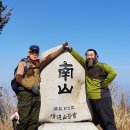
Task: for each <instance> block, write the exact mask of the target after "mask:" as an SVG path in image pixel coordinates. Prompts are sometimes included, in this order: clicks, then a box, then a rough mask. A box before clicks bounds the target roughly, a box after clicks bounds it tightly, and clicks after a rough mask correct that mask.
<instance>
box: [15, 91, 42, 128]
mask: <svg viewBox="0 0 130 130" xmlns="http://www.w3.org/2000/svg"><path fill="white" fill-rule="evenodd" d="M39 111H40V95H39V96H34V95H33V94H32V93H31V92H28V91H21V92H20V93H19V95H18V114H19V117H20V118H19V124H18V125H17V130H36V129H37V128H38V118H39Z"/></svg>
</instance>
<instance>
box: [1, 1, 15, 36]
mask: <svg viewBox="0 0 130 130" xmlns="http://www.w3.org/2000/svg"><path fill="white" fill-rule="evenodd" d="M6 9H7V5H6V6H4V5H3V4H2V1H0V34H1V32H2V30H3V27H4V26H5V24H7V23H8V21H9V20H10V15H11V13H12V10H13V9H10V10H9V11H8V12H7V13H6V14H4V12H5V10H6Z"/></svg>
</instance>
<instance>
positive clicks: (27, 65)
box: [14, 58, 30, 79]
mask: <svg viewBox="0 0 130 130" xmlns="http://www.w3.org/2000/svg"><path fill="white" fill-rule="evenodd" d="M21 61H23V62H25V64H26V67H25V71H24V75H23V76H25V74H26V73H27V71H28V69H29V66H30V65H29V62H28V60H27V58H23V59H21V60H20V62H21ZM17 69H18V65H17V66H16V68H15V70H14V79H15V77H16V71H17Z"/></svg>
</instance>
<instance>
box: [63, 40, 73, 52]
mask: <svg viewBox="0 0 130 130" xmlns="http://www.w3.org/2000/svg"><path fill="white" fill-rule="evenodd" d="M63 48H64V49H65V50H67V51H71V50H72V47H70V46H69V45H68V42H65V43H64V44H63Z"/></svg>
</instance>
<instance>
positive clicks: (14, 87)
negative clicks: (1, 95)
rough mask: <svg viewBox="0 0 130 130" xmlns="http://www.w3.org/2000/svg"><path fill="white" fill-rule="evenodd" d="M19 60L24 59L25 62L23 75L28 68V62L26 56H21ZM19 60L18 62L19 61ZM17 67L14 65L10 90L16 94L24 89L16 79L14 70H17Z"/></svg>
mask: <svg viewBox="0 0 130 130" xmlns="http://www.w3.org/2000/svg"><path fill="white" fill-rule="evenodd" d="M21 61H24V62H25V64H26V67H25V71H24V75H23V76H25V74H26V72H27V71H28V69H29V62H28V60H27V58H23V59H22V60H21ZM21 61H20V62H21ZM17 69H18V65H17V66H16V68H15V70H14V78H13V79H12V80H11V87H12V90H13V91H14V92H15V93H16V95H17V94H18V93H19V92H20V91H21V90H24V88H23V87H22V86H21V85H20V84H19V83H18V82H17V81H16V72H17Z"/></svg>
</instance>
